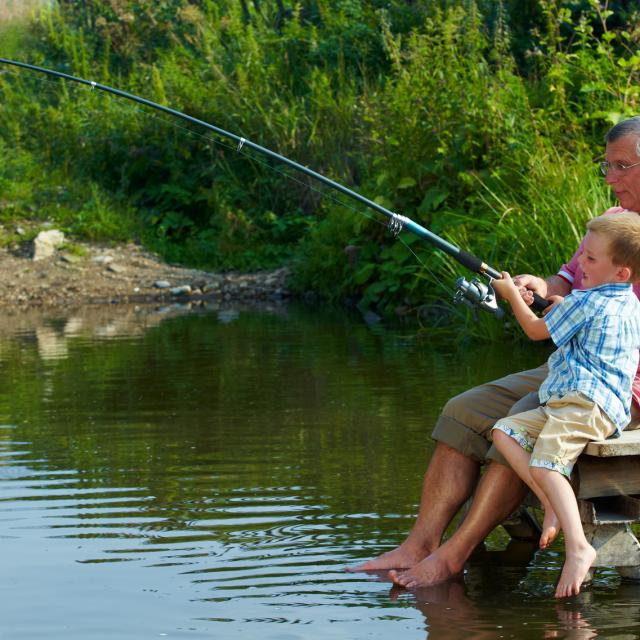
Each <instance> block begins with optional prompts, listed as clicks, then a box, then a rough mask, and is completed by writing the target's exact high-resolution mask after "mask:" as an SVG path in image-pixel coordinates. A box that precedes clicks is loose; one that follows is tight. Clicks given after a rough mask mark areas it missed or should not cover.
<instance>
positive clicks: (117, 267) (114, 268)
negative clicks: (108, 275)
mask: <svg viewBox="0 0 640 640" xmlns="http://www.w3.org/2000/svg"><path fill="white" fill-rule="evenodd" d="M107 271H111V272H112V273H124V272H125V271H126V269H125V268H124V267H123V266H122V265H121V264H116V263H115V262H110V263H109V264H108V265H107Z"/></svg>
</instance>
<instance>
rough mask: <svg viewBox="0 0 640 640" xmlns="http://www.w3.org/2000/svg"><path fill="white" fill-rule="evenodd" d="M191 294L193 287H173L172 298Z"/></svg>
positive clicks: (186, 285)
mask: <svg viewBox="0 0 640 640" xmlns="http://www.w3.org/2000/svg"><path fill="white" fill-rule="evenodd" d="M190 293H191V287H190V286H189V285H188V284H185V285H182V286H181V287H173V289H171V295H172V296H188V295H189V294H190Z"/></svg>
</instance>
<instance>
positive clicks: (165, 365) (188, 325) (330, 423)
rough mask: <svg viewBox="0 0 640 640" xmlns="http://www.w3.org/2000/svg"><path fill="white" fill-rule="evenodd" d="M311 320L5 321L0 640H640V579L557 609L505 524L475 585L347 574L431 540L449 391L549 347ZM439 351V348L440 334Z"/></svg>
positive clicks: (76, 316)
mask: <svg viewBox="0 0 640 640" xmlns="http://www.w3.org/2000/svg"><path fill="white" fill-rule="evenodd" d="M412 334H413V331H412V330H409V329H407V330H386V331H385V330H382V329H371V328H368V327H366V326H364V325H362V324H361V323H360V322H359V320H358V318H348V317H346V316H344V315H340V314H320V313H317V312H316V313H313V314H312V313H311V312H309V311H304V310H300V309H296V308H293V307H274V308H271V309H270V308H262V309H253V310H246V309H240V310H238V309H235V310H234V309H215V308H213V309H212V308H209V309H208V310H192V311H188V310H187V309H180V308H169V309H151V308H142V309H138V310H136V309H129V308H114V309H110V308H106V309H84V310H79V311H61V312H58V313H56V314H53V315H51V314H50V315H39V314H30V315H29V314H25V315H15V316H8V317H7V316H6V315H5V317H4V318H2V319H1V320H0V536H1V543H0V567H1V568H2V569H1V571H2V578H3V579H2V580H1V581H0V638H11V639H13V638H16V639H20V638H28V639H30V640H33V639H38V638H45V637H46V638H59V637H64V638H67V639H75V638H83V639H85V638H92V639H102V638H118V639H123V638H124V639H128V638H136V639H138V638H161V637H168V638H212V637H215V638H232V637H241V638H251V639H252V638H260V639H265V638H266V639H273V640H294V639H298V638H300V639H305V640H306V639H315V638H318V639H320V638H322V639H333V638H345V639H347V638H348V639H360V638H363V639H364V638H367V639H371V638H373V639H376V638H381V639H382V638H390V637H396V636H398V637H400V636H401V637H402V638H403V639H407V640H411V639H414V638H419V639H424V638H432V639H434V638H435V639H441V638H469V637H472V638H543V637H548V638H552V637H553V638H565V637H566V638H592V637H596V636H602V637H607V638H619V639H623V638H624V639H625V640H626V639H631V638H640V586H637V585H633V584H623V583H621V582H620V579H619V578H618V576H617V574H616V572H615V571H613V570H610V571H602V572H600V573H599V574H598V575H597V578H596V580H595V583H594V586H593V587H592V588H591V589H588V590H586V591H585V592H584V593H583V594H582V595H581V596H579V597H578V598H576V599H573V600H568V601H566V602H565V601H562V602H556V601H554V599H553V597H552V592H553V584H554V581H555V579H556V577H557V575H558V570H559V568H560V564H561V561H562V555H561V548H560V547H558V546H557V545H556V546H554V547H553V548H552V549H551V550H549V551H546V552H539V553H537V554H535V553H534V552H535V549H534V548H532V547H531V546H530V545H523V544H514V543H509V540H508V537H507V536H506V535H505V533H504V532H503V531H502V530H500V529H499V530H496V532H494V533H493V534H492V535H491V537H490V538H489V539H488V540H487V543H486V547H485V549H483V550H482V551H481V552H478V553H477V554H476V555H475V556H474V557H473V559H472V561H471V562H470V564H469V567H468V569H467V572H466V574H465V576H464V580H462V581H457V582H451V583H447V584H445V585H443V586H441V587H438V588H434V589H426V590H422V591H418V592H416V593H407V592H403V591H401V590H397V589H395V588H392V587H391V585H390V583H389V582H388V581H387V580H385V579H384V576H376V575H366V574H352V573H346V572H345V571H344V567H345V566H347V565H351V564H354V563H357V562H359V561H362V560H364V559H366V558H369V557H372V556H374V555H377V554H379V553H381V552H382V551H384V550H388V549H390V548H392V547H393V546H395V545H397V544H398V543H399V542H400V541H401V540H402V539H403V536H404V534H405V533H406V531H407V530H408V528H409V527H410V525H411V522H412V518H413V516H414V514H415V510H416V504H417V501H418V498H419V492H420V485H421V480H422V474H423V472H424V469H425V466H426V463H427V461H428V458H429V455H430V453H431V450H432V443H431V442H430V440H429V438H428V434H429V431H430V428H431V425H432V424H433V421H434V419H435V417H436V415H437V413H438V409H439V408H440V407H441V405H442V404H443V403H444V401H445V400H446V398H448V397H449V396H451V395H452V394H454V393H456V392H457V391H460V390H462V389H465V388H467V387H469V386H471V385H472V384H474V383H477V382H479V381H481V380H486V379H488V378H492V377H495V376H498V375H501V374H503V373H506V372H509V371H512V370H515V369H518V368H525V367H529V366H533V365H535V364H537V363H538V362H540V361H541V360H542V359H543V358H544V357H545V353H544V350H543V349H541V348H540V347H539V346H532V347H529V346H526V347H522V348H514V346H513V344H512V343H511V342H510V341H506V342H505V344H504V345H503V346H494V347H491V348H483V347H482V346H480V345H478V346H475V347H473V348H467V349H465V348H462V347H456V345H454V344H442V340H440V341H439V342H440V344H433V343H432V342H431V341H429V340H427V339H422V340H416V339H415V337H414V336H413V335H412ZM434 342H435V341H434Z"/></svg>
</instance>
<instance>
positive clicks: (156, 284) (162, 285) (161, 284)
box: [153, 280, 171, 289]
mask: <svg viewBox="0 0 640 640" xmlns="http://www.w3.org/2000/svg"><path fill="white" fill-rule="evenodd" d="M153 286H154V287H155V288H156V289H168V288H169V287H171V283H170V282H167V281H166V280H156V282H154V283H153Z"/></svg>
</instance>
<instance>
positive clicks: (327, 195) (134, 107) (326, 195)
mask: <svg viewBox="0 0 640 640" xmlns="http://www.w3.org/2000/svg"><path fill="white" fill-rule="evenodd" d="M0 73H3V74H7V75H9V73H11V76H12V77H14V78H19V79H20V80H21V77H20V76H19V73H18V71H14V70H13V69H6V70H3V71H1V72H0ZM33 80H34V81H36V82H39V83H43V84H45V85H47V86H48V88H51V87H54V86H55V87H56V89H59V87H60V86H61V85H62V86H63V87H64V89H65V90H66V91H70V92H71V93H74V94H76V95H84V94H86V89H87V88H89V89H90V90H92V88H91V87H87V86H84V87H78V86H76V84H75V83H73V82H70V81H68V80H65V79H64V78H62V79H56V80H54V79H50V78H49V77H48V76H46V75H45V76H34V77H33ZM82 89H85V91H82ZM96 95H99V96H100V99H101V100H102V101H103V100H104V98H105V97H108V98H109V103H110V104H114V105H116V106H117V107H118V108H119V109H126V110H128V111H131V112H135V113H139V114H142V115H143V116H145V117H147V118H150V119H153V120H155V121H158V122H161V123H162V124H164V125H166V126H169V127H171V128H173V129H175V130H177V131H179V132H181V133H182V134H183V135H187V136H190V137H192V138H198V139H200V140H204V141H206V142H208V143H211V144H213V145H216V146H217V147H221V148H223V149H226V150H228V151H230V152H232V153H236V154H238V155H241V156H243V157H244V158H246V159H247V160H249V161H251V162H254V163H256V164H258V165H260V166H262V167H264V168H266V169H269V170H271V171H274V172H276V173H278V174H279V175H281V176H283V177H285V178H287V179H289V180H291V181H293V182H295V183H296V184H298V185H300V186H301V187H302V188H303V189H305V190H309V191H311V192H313V193H316V194H318V195H319V196H320V198H322V199H327V200H330V201H331V202H333V203H334V204H336V205H338V206H341V207H344V208H345V209H348V210H350V211H353V212H354V213H357V214H358V215H361V216H363V217H364V218H366V219H367V220H370V221H371V222H374V223H375V224H377V225H380V226H381V227H384V228H386V227H387V224H386V223H384V222H383V221H381V220H380V219H379V218H377V217H375V216H374V215H372V214H369V213H368V212H367V211H365V210H362V209H359V208H357V207H355V206H353V205H352V204H350V203H349V202H346V201H344V200H342V199H341V198H339V197H337V196H336V195H334V194H333V193H331V192H329V191H327V189H326V188H320V187H318V186H316V185H314V184H312V183H310V182H303V181H302V180H301V179H300V178H298V177H297V176H296V175H294V174H291V173H288V172H286V171H285V170H284V169H281V168H280V167H278V166H274V165H273V164H270V163H268V162H267V161H266V160H264V159H262V158H261V157H259V156H258V155H256V154H255V153H249V151H247V150H245V149H243V148H238V147H237V146H233V145H231V144H229V143H227V142H225V141H224V140H223V139H220V138H214V137H212V136H210V135H208V134H206V133H202V132H199V131H196V130H195V129H191V128H190V127H187V126H184V125H182V124H180V123H179V122H177V121H176V120H175V119H172V120H170V119H168V118H165V117H163V116H162V115H160V114H157V113H154V112H153V111H150V110H149V109H148V108H144V107H142V106H139V105H138V104H136V103H133V104H128V103H123V102H121V101H118V100H115V99H114V96H113V95H110V94H107V95H105V93H104V92H99V93H98V94H96ZM84 113H85V114H88V115H89V116H95V115H96V114H99V113H100V112H99V111H92V110H90V109H87V108H86V107H85V109H84ZM396 240H397V241H398V242H400V243H401V244H402V245H403V246H404V247H405V249H406V250H407V251H408V252H409V253H410V254H411V255H412V256H413V257H414V259H415V260H416V262H417V263H418V265H419V266H420V267H421V268H422V269H423V270H424V271H426V272H427V273H428V274H429V275H430V276H431V277H432V279H433V281H434V282H436V283H437V284H438V286H439V287H440V288H441V289H442V290H443V291H444V292H445V293H447V294H449V295H451V294H452V293H453V291H454V290H453V288H452V287H450V286H448V285H446V284H445V283H444V282H443V280H442V279H441V278H438V277H437V276H436V274H435V273H434V271H433V270H432V269H431V268H430V267H429V266H428V265H427V263H426V262H424V260H422V259H421V258H420V256H419V255H418V254H417V253H416V252H415V251H414V250H413V249H412V248H411V246H409V244H408V243H407V242H406V241H405V240H404V239H403V238H402V237H401V236H400V235H398V236H396Z"/></svg>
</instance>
